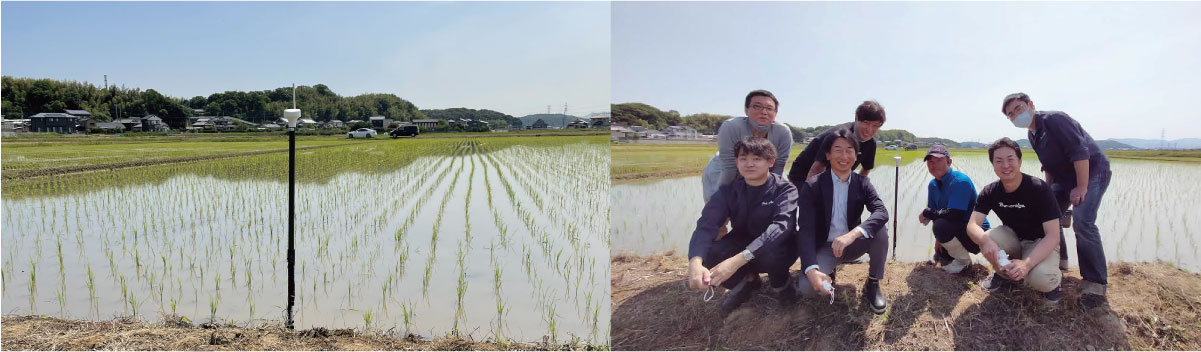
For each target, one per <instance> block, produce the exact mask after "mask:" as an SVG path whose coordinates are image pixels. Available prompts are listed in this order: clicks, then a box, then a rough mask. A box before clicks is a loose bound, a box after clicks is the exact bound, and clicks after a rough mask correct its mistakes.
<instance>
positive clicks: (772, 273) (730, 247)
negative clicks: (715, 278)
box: [701, 236, 797, 289]
mask: <svg viewBox="0 0 1201 352" xmlns="http://www.w3.org/2000/svg"><path fill="white" fill-rule="evenodd" d="M793 241H794V239H793V237H792V236H787V238H786V239H785V240H784V241H782V242H780V244H779V245H775V246H770V247H769V246H763V247H762V249H761V250H760V252H761V253H759V254H756V255H755V259H753V260H751V261H750V262H749V263H747V264H746V265H743V266H742V267H741V268H738V270H737V271H735V272H734V274H733V275H730V278H729V279H727V280H726V281H725V282H722V284H721V285H722V287H725V288H727V289H733V288H734V286H735V285H738V283H739V282H742V281H743V280H746V276H747V275H758V274H761V273H767V279H768V280H769V281H770V282H771V286H772V287H783V286H784V285H786V284H788V267H791V266H792V264H793V263H795V262H796V260H797V253H796V244H795V242H793ZM750 243H751V241H748V240H745V239H743V240H737V239H732V238H729V237H727V238H723V239H721V240H719V241H717V242H715V243H713V246H710V247H709V252H708V253H705V257H704V259H703V260H702V261H701V264H702V265H704V266H705V267H706V268H709V269H712V268H713V267H714V266H717V264H720V263H721V262H722V261H724V260H726V259H729V258H730V257H733V256H735V255H741V254H739V253H742V251H743V250H745V249H746V246H747V245H748V244H750Z"/></svg>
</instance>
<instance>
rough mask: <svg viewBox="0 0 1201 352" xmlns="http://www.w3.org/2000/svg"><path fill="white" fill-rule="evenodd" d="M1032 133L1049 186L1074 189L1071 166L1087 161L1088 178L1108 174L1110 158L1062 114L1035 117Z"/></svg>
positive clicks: (1054, 112)
mask: <svg viewBox="0 0 1201 352" xmlns="http://www.w3.org/2000/svg"><path fill="white" fill-rule="evenodd" d="M1034 123H1035V125H1034V131H1030V133H1029V134H1028V135H1029V137H1030V145H1031V146H1032V147H1033V149H1034V153H1036V154H1038V161H1039V162H1041V163H1042V164H1043V168H1042V170H1043V171H1046V172H1047V173H1048V174H1050V175H1051V178H1052V181H1053V182H1052V183H1054V184H1059V185H1062V186H1063V187H1067V188H1075V187H1076V168H1075V166H1073V165H1072V162H1074V161H1077V160H1088V176H1089V178H1090V179H1091V178H1092V177H1093V176H1096V175H1098V174H1100V173H1101V172H1103V171H1109V157H1107V156H1105V152H1104V151H1102V150H1101V147H1099V146H1097V142H1096V141H1094V140H1093V137H1092V136H1089V135H1088V132H1085V131H1084V128H1082V127H1080V123H1079V122H1076V120H1074V119H1072V118H1071V117H1070V116H1068V114H1065V113H1063V112H1062V111H1037V112H1035V113H1034Z"/></svg>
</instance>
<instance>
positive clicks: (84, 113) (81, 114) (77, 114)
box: [64, 109, 92, 119]
mask: <svg viewBox="0 0 1201 352" xmlns="http://www.w3.org/2000/svg"><path fill="white" fill-rule="evenodd" d="M64 111H65V112H66V113H68V114H71V115H75V117H86V118H89V119H90V118H92V113H90V112H88V111H87V110H70V109H67V110H64Z"/></svg>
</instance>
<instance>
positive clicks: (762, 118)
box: [701, 89, 792, 203]
mask: <svg viewBox="0 0 1201 352" xmlns="http://www.w3.org/2000/svg"><path fill="white" fill-rule="evenodd" d="M743 108H745V109H746V110H745V112H746V116H745V117H735V118H732V119H729V120H726V121H723V122H722V123H721V125H719V126H718V129H717V154H715V155H713V158H712V159H709V164H708V165H707V166H705V171H704V172H703V173H702V175H701V183H702V186H703V187H704V196H705V202H706V203H708V202H709V198H711V197H712V196H713V193H714V192H717V188H718V187H721V186H723V185H725V184H728V183H730V181H734V178H735V177H736V176H738V167H737V166H735V162H734V159H735V158H734V144H736V143H738V142H739V141H742V140H743V139H744V138H746V137H750V136H754V137H759V138H764V139H767V140H768V141H769V142H771V144H772V146H773V147H775V150H776V153H777V155H776V157H775V163H774V164H772V165H771V172H772V173H774V174H777V175H783V174H784V164H785V163H786V162H788V153H790V152H791V151H792V131H790V130H789V129H788V126H785V125H784V124H783V123H779V122H776V113H778V112H779V109H780V101H779V100H777V99H776V96H775V95H774V94H772V93H771V92H769V91H766V90H762V89H759V90H753V91H751V92H750V93H747V95H746V99H745V100H744V101H743Z"/></svg>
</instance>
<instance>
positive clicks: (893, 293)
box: [610, 255, 1201, 350]
mask: <svg viewBox="0 0 1201 352" xmlns="http://www.w3.org/2000/svg"><path fill="white" fill-rule="evenodd" d="M610 269H611V270H612V276H611V277H612V279H611V280H612V281H611V289H612V293H613V297H612V301H611V302H612V303H611V304H612V306H611V311H612V314H613V316H612V320H611V321H612V330H611V331H612V341H613V348H614V349H617V350H630V349H637V350H677V349H684V350H701V349H730V350H762V349H778V350H814V349H817V350H1095V349H1119V350H1131V349H1134V350H1146V349H1153V350H1197V349H1201V298H1199V297H1201V296H1199V295H1198V293H1201V275H1198V274H1193V273H1188V272H1185V271H1182V270H1180V269H1176V268H1173V267H1170V266H1168V265H1164V264H1149V263H1142V264H1127V263H1122V264H1112V265H1111V266H1110V288H1109V306H1108V307H1101V308H1098V309H1093V310H1090V311H1087V312H1085V311H1083V309H1082V308H1081V307H1080V304H1079V302H1078V299H1079V289H1078V285H1079V283H1080V275H1079V273H1078V272H1077V271H1075V270H1072V271H1070V272H1068V273H1067V275H1066V276H1065V279H1064V286H1063V287H1064V290H1065V291H1064V298H1063V299H1062V300H1061V301H1060V303H1059V305H1058V307H1056V308H1054V309H1048V308H1045V307H1044V306H1043V304H1042V298H1041V295H1039V294H1038V293H1036V292H1033V291H1031V290H1029V289H1024V288H1018V289H1014V290H1012V291H1010V292H1005V293H995V294H989V293H988V292H986V291H984V290H982V289H980V288H979V285H978V283H979V282H980V281H981V280H982V279H983V278H984V277H985V276H986V275H987V270H986V269H985V268H984V267H983V266H979V265H975V266H974V267H973V268H972V269H971V270H970V271H965V273H964V274H961V275H951V274H948V273H946V272H943V271H942V270H941V269H938V268H936V267H933V266H931V265H929V264H925V263H919V264H913V263H889V265H888V266H887V272H886V274H885V280H883V281H882V286H883V289H884V292H885V294H886V295H887V296H888V298H889V309H888V311H887V312H886V313H885V314H884V315H880V316H877V315H874V314H872V313H871V312H870V311H869V310H868V309H867V307H866V306H864V305H863V303H862V302H861V300H860V297H859V296H860V292H861V291H860V290H861V287H862V285H863V281H864V277H865V276H866V272H867V264H850V265H844V266H842V267H841V268H840V269H839V273H838V283H836V284H835V287H836V290H835V292H837V297H836V300H835V301H834V304H833V305H830V304H829V301H828V300H826V299H824V298H823V299H802V300H801V301H800V302H798V303H797V304H796V305H795V306H792V307H790V308H788V309H782V308H780V307H779V305H778V304H777V303H776V302H775V300H773V299H772V298H770V297H769V296H767V295H766V294H764V293H763V292H762V291H760V293H758V294H756V295H755V296H754V297H753V298H752V299H751V301H750V302H749V303H748V304H746V305H744V306H743V307H742V308H739V309H738V310H736V311H734V312H733V313H731V314H730V315H729V316H728V317H726V318H725V319H722V318H721V317H720V316H719V314H718V309H717V304H718V303H717V302H718V301H719V300H714V301H711V302H708V303H706V302H703V301H702V299H701V294H700V293H698V292H695V291H685V290H684V286H683V284H682V280H683V279H684V275H685V272H686V270H687V262H686V260H685V259H684V258H683V257H679V256H674V255H661V256H649V257H639V256H632V255H618V256H616V257H614V259H613V260H612V261H611V263H610ZM793 269H794V275H795V271H796V269H797V267H794V268H793ZM720 298H721V297H720V295H719V299H720Z"/></svg>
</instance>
